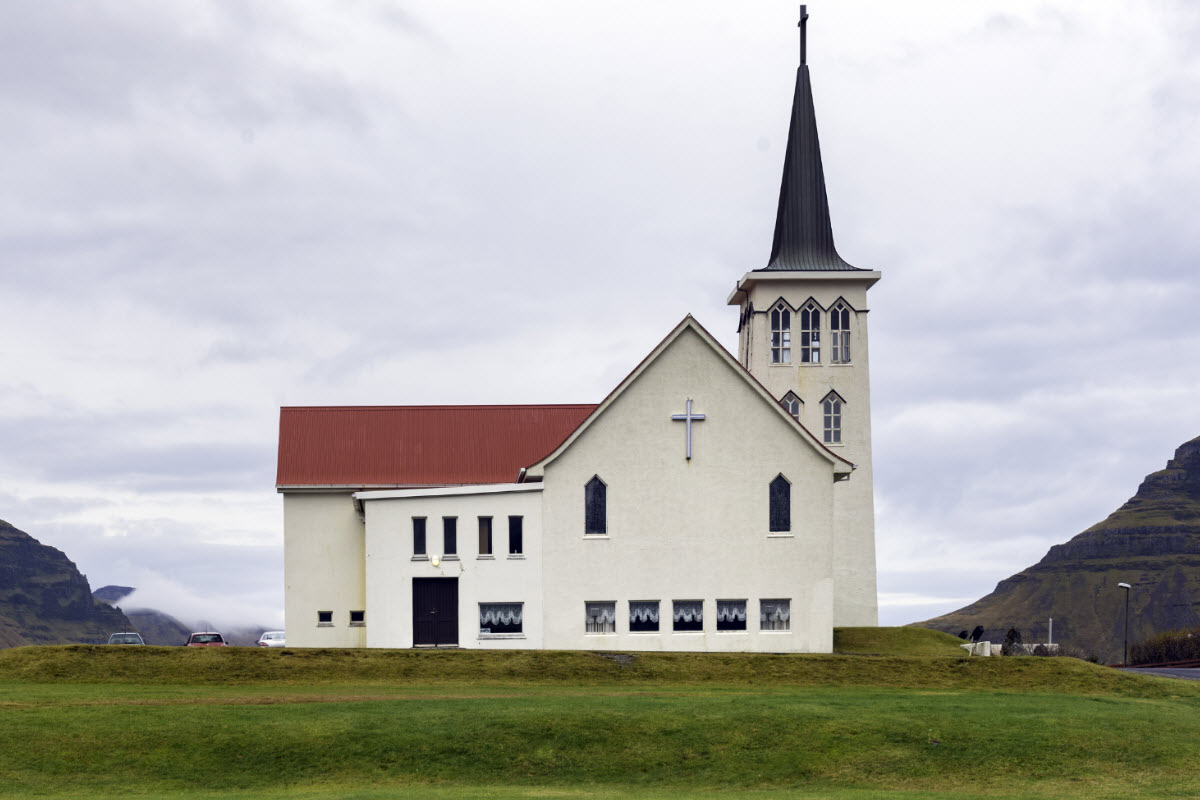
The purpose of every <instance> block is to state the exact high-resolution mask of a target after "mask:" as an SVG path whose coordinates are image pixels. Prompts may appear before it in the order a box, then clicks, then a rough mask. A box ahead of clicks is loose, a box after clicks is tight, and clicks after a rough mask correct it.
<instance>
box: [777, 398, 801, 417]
mask: <svg viewBox="0 0 1200 800" xmlns="http://www.w3.org/2000/svg"><path fill="white" fill-rule="evenodd" d="M779 404H780V405H782V406H783V407H784V408H785V409H786V410H787V412H788V413H789V414H791V415H792V416H793V417H795V418H796V419H800V411H801V409H803V408H804V401H803V400H801V399H800V395H798V394H796V393H795V392H788V393H787V394H785V395H784V396H783V397H782V398H781V399H780V401H779Z"/></svg>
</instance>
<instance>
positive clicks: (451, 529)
mask: <svg viewBox="0 0 1200 800" xmlns="http://www.w3.org/2000/svg"><path fill="white" fill-rule="evenodd" d="M442 555H443V556H453V555H458V517H442Z"/></svg>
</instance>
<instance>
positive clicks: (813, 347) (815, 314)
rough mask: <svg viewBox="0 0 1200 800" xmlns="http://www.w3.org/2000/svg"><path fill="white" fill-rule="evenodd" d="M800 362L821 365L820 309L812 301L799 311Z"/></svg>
mask: <svg viewBox="0 0 1200 800" xmlns="http://www.w3.org/2000/svg"><path fill="white" fill-rule="evenodd" d="M800 362H801V363H802V364H820V363H821V307H820V306H818V305H817V304H816V303H814V302H813V301H812V300H809V301H808V302H807V303H805V304H804V308H802V309H800Z"/></svg>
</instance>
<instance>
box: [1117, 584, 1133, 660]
mask: <svg viewBox="0 0 1200 800" xmlns="http://www.w3.org/2000/svg"><path fill="white" fill-rule="evenodd" d="M1117 588H1118V589H1124V590H1125V655H1123V656H1121V666H1122V667H1126V666H1129V663H1128V662H1129V590H1130V589H1131V588H1133V587H1131V586H1130V585H1129V584H1128V583H1118V584H1117Z"/></svg>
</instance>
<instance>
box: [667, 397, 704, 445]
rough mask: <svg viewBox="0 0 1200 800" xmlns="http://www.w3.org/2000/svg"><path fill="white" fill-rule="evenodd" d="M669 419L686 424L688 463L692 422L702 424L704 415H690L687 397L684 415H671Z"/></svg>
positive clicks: (690, 404) (689, 400) (689, 401)
mask: <svg viewBox="0 0 1200 800" xmlns="http://www.w3.org/2000/svg"><path fill="white" fill-rule="evenodd" d="M671 419H673V420H675V421H676V422H683V423H686V424H687V459H688V461H691V460H692V423H693V422H703V421H704V415H703V414H693V413H692V398H690V397H689V398H688V399H687V408H686V409H685V410H684V413H682V414H672V415H671Z"/></svg>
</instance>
